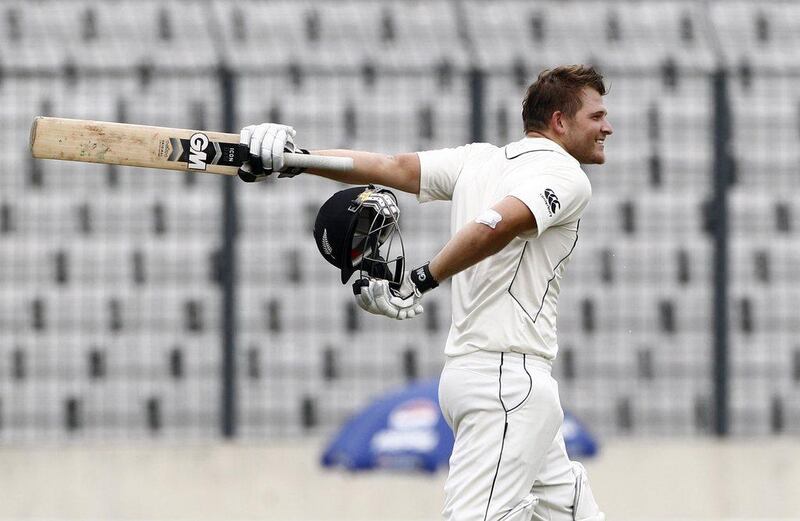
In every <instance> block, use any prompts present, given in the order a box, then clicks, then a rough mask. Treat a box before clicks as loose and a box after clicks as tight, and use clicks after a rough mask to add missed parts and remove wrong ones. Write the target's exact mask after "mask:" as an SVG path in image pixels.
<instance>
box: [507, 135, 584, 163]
mask: <svg viewBox="0 0 800 521" xmlns="http://www.w3.org/2000/svg"><path fill="white" fill-rule="evenodd" d="M544 151H547V152H555V153H558V154H561V155H563V156H566V157H568V158H569V159H570V160H572V161H573V162H574V163H575V164H576V165H578V166H580V163H578V160H577V159H575V158H574V157H572V156H571V155H569V153H568V152H567V151H566V150H564V149H563V148H562V147H561V145H559V144H558V143H556V142H555V141H553V140H552V139H548V138H546V137H528V136H525V137H524V138H522V139H520V140H519V141H515V142H513V143H509V144H508V145H506V147H505V154H506V159H514V158H515V157H519V156H521V155H522V154H527V153H529V152H544Z"/></svg>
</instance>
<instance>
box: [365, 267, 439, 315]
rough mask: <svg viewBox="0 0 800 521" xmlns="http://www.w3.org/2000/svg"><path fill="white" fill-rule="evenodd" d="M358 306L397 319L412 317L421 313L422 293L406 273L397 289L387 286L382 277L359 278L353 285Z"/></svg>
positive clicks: (386, 281)
mask: <svg viewBox="0 0 800 521" xmlns="http://www.w3.org/2000/svg"><path fill="white" fill-rule="evenodd" d="M353 291H354V293H355V294H356V303H357V304H358V306H359V307H360V308H361V309H363V310H365V311H368V312H370V313H372V314H375V315H384V316H387V317H389V318H396V319H397V320H405V319H407V318H414V317H416V316H417V315H421V314H422V311H423V309H422V304H420V300H421V299H422V293H421V292H420V291H419V289H417V287H416V286H415V285H414V283H413V282H411V279H410V277H409V276H408V273H406V274H405V275H404V276H403V283H402V284H401V285H400V288H399V289H393V288H391V287H390V286H389V281H388V280H384V279H361V280H358V281H356V283H355V284H354V285H353Z"/></svg>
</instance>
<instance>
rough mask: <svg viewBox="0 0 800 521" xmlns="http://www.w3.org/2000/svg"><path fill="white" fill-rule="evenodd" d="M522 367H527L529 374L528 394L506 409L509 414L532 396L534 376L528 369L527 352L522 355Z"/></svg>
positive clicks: (526, 372)
mask: <svg viewBox="0 0 800 521" xmlns="http://www.w3.org/2000/svg"><path fill="white" fill-rule="evenodd" d="M522 367H523V368H524V369H525V374H527V375H528V394H526V395H525V398H523V399H522V401H521V402H519V403H518V404H517V405H515V406H514V407H512V408H510V409H509V410H507V411H506V413H507V414H511V412H512V411H514V410H515V409H518V408H520V407H522V406H523V405H525V402H527V401H528V398H530V396H531V392H532V391H533V377H532V376H531V373H530V372H529V371H528V357H527V355H525V354H523V355H522Z"/></svg>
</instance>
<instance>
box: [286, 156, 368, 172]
mask: <svg viewBox="0 0 800 521" xmlns="http://www.w3.org/2000/svg"><path fill="white" fill-rule="evenodd" d="M283 160H284V162H285V163H286V166H288V167H291V168H296V167H299V168H320V169H324V170H335V171H338V172H349V171H350V170H352V169H353V158H351V157H333V156H315V155H309V154H289V153H287V154H284V155H283Z"/></svg>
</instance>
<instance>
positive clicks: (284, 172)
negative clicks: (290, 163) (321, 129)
mask: <svg viewBox="0 0 800 521" xmlns="http://www.w3.org/2000/svg"><path fill="white" fill-rule="evenodd" d="M295 134H297V132H296V131H295V129H293V128H292V127H290V126H287V125H279V124H277V123H262V124H260V125H248V126H246V127H244V128H242V130H241V131H239V143H240V145H241V146H242V147H247V149H248V151H249V159H248V160H247V161H245V163H244V164H242V166H241V167H240V168H239V172H238V173H239V178H240V179H242V180H243V181H246V182H248V183H252V182H254V181H262V180H264V179H266V178H267V176H269V175H270V174H272V172H280V175H279V176H278V177H294V176H296V175H297V174H301V173H303V169H302V168H287V167H286V164H285V160H284V157H283V155H284V154H285V153H286V152H289V153H293V154H308V150H304V149H301V148H298V147H297V146H296V145H295V144H294V136H295Z"/></svg>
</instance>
